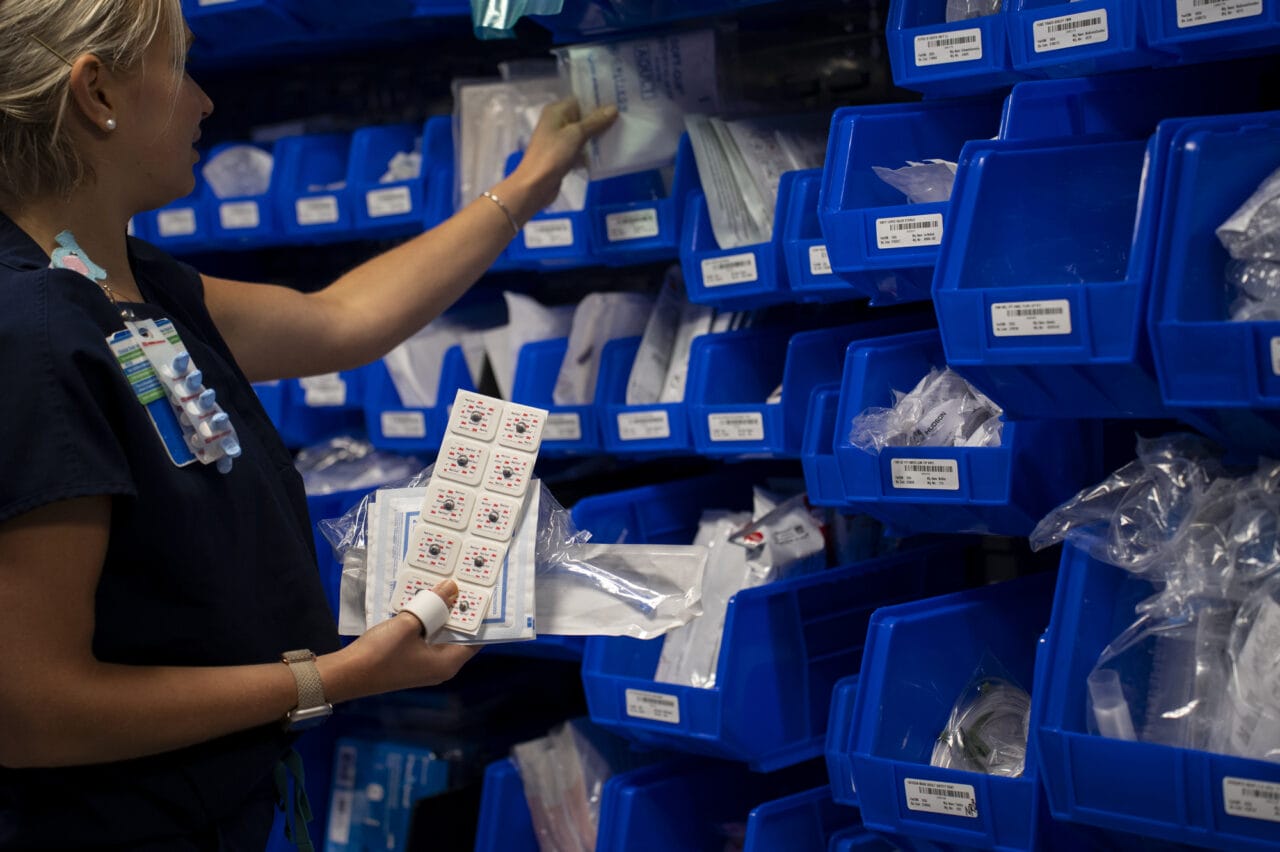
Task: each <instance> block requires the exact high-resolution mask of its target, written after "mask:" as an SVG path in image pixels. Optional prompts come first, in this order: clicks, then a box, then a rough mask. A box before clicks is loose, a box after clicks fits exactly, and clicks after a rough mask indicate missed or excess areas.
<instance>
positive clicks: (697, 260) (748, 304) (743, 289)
mask: <svg viewBox="0 0 1280 852" xmlns="http://www.w3.org/2000/svg"><path fill="white" fill-rule="evenodd" d="M799 174H800V172H794V171H792V172H784V173H783V175H782V179H781V180H780V181H779V182H778V198H777V200H776V202H775V209H776V211H778V212H776V213H775V215H774V219H773V233H772V235H771V237H770V239H769V241H768V242H764V243H755V244H753V245H747V246H739V247H738V248H732V249H723V248H721V247H720V243H719V242H718V241H717V240H716V235H715V232H714V231H712V230H711V211H710V209H709V208H708V207H707V197H706V194H705V193H704V192H703V191H702V190H701V189H696V190H694V191H693V192H691V193H690V194H689V197H688V198H687V199H686V200H685V209H684V222H683V225H682V233H681V235H680V268H681V270H683V272H684V284H685V289H686V290H687V291H688V294H689V301H691V302H696V303H698V304H704V305H715V306H716V307H718V308H725V309H731V310H748V309H754V308H761V307H765V306H767V305H777V304H782V303H784V302H790V301H792V300H793V299H794V296H793V294H792V293H791V288H790V285H789V284H788V282H787V265H786V261H785V259H784V257H783V250H782V234H783V221H784V219H785V212H786V210H787V208H788V206H789V205H790V199H791V193H792V191H793V189H794V187H795V180H796V177H797V176H798V175H799Z"/></svg>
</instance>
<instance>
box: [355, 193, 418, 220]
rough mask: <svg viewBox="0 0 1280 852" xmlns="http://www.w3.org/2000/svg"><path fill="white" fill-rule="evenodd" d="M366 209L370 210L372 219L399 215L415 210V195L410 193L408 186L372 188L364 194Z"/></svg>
mask: <svg viewBox="0 0 1280 852" xmlns="http://www.w3.org/2000/svg"><path fill="white" fill-rule="evenodd" d="M364 209H365V210H367V211H368V213H369V218H370V219H381V218H382V217H383V216H399V215H400V214H402V213H408V212H409V211H411V210H413V196H412V195H410V194H409V187H407V186H393V187H389V188H387V189H371V190H369V191H368V192H366V193H365V194H364Z"/></svg>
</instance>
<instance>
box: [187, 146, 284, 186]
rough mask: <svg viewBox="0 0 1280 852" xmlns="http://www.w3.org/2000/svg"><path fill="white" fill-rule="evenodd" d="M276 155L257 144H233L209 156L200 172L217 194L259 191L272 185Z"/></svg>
mask: <svg viewBox="0 0 1280 852" xmlns="http://www.w3.org/2000/svg"><path fill="white" fill-rule="evenodd" d="M274 164H275V158H274V157H272V156H271V154H270V153H269V152H267V151H264V150H262V149H261V148H259V147H258V146H256V145H232V146H230V147H227V148H223V149H222V150H221V151H219V152H218V153H217V154H215V155H213V156H212V157H210V158H209V160H208V162H206V163H205V164H204V166H203V167H202V168H201V170H200V172H201V174H203V175H204V180H205V183H207V184H208V185H209V189H211V190H212V191H213V194H214V195H215V196H216V197H218V198H242V197H244V196H247V195H262V194H264V193H265V192H266V191H267V190H268V189H269V188H270V186H271V170H272V167H273V166H274Z"/></svg>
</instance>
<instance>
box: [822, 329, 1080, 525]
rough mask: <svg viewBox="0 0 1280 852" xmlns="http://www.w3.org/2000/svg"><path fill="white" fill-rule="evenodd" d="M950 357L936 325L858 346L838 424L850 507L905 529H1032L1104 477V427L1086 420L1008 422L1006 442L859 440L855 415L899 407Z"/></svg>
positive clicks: (849, 361)
mask: <svg viewBox="0 0 1280 852" xmlns="http://www.w3.org/2000/svg"><path fill="white" fill-rule="evenodd" d="M945 364H946V361H945V359H944V358H943V355H942V344H941V342H940V341H939V339H938V333H937V332H936V331H921V332H913V333H910V334H902V335H896V336H893V337H886V338H881V339H879V340H874V341H865V342H861V341H859V342H855V343H853V344H851V345H850V346H849V349H848V351H847V352H846V355H845V362H844V377H843V384H842V386H841V391H840V407H839V410H838V412H837V414H836V423H835V441H836V444H835V454H836V459H837V461H838V463H839V465H840V476H841V479H842V481H843V483H844V494H845V506H846V508H848V509H850V510H852V511H857V512H860V513H865V514H868V515H871V516H872V517H875V518H879V519H880V520H882V521H884V522H885V523H887V524H889V525H891V526H893V527H894V528H895V529H897V530H899V531H901V532H946V533H950V532H990V533H997V534H1002V535H1026V534H1028V533H1029V532H1030V531H1031V529H1032V528H1033V527H1034V526H1035V525H1036V523H1038V522H1039V520H1040V519H1041V518H1042V517H1044V516H1045V514H1047V513H1048V512H1049V510H1050V509H1052V508H1054V507H1055V506H1057V505H1058V504H1059V503H1061V502H1062V501H1063V500H1065V499H1066V498H1067V497H1070V496H1071V495H1072V494H1074V493H1076V492H1077V491H1078V490H1079V489H1080V488H1082V487H1084V486H1085V485H1086V484H1088V483H1091V482H1094V481H1096V480H1097V479H1098V476H1099V474H1100V472H1101V470H1100V469H1101V457H1100V449H1099V446H1098V440H1097V434H1096V429H1095V428H1094V426H1092V425H1087V424H1084V423H1081V422H1078V421H1062V420H1060V421H1043V420H1040V421H1024V422H1009V421H1006V422H1005V423H1004V426H1003V429H1002V434H1001V441H1000V446H998V447H886V448H884V449H883V450H881V451H880V453H879V454H875V453H871V452H867V451H865V450H862V449H860V448H858V447H855V446H854V445H853V444H852V443H851V442H850V440H849V433H850V430H851V428H852V424H853V419H854V417H856V416H857V415H858V414H860V413H862V412H863V411H865V410H867V409H868V408H871V407H885V408H887V407H889V406H891V405H893V402H894V397H893V393H892V392H893V391H895V390H897V391H902V392H903V393H906V392H907V391H910V390H911V389H912V388H914V387H915V386H916V384H917V383H919V381H920V379H922V378H924V376H925V375H926V374H927V373H928V372H929V370H930V368H932V367H938V368H941V367H943V366H945Z"/></svg>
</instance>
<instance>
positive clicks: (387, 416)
mask: <svg viewBox="0 0 1280 852" xmlns="http://www.w3.org/2000/svg"><path fill="white" fill-rule="evenodd" d="M364 382H365V390H364V394H365V396H364V416H365V431H366V432H367V433H368V436H369V443H371V444H373V445H374V446H375V447H377V448H378V449H380V450H389V451H391V452H399V453H416V452H426V451H431V452H434V451H435V450H438V449H440V441H441V440H442V439H443V438H444V431H445V428H446V427H447V426H448V422H449V406H450V405H452V404H453V398H454V396H456V395H457V393H458V391H459V390H469V391H473V390H475V389H476V388H475V385H474V383H473V382H472V381H471V372H470V371H469V370H468V369H467V359H466V357H465V356H464V355H463V354H462V347H461V346H452V347H450V348H449V350H448V351H447V352H446V353H445V356H444V363H442V364H441V365H440V389H439V391H438V393H437V396H436V404H435V405H433V406H430V407H428V408H410V407H406V406H405V405H404V403H403V402H402V401H401V400H400V394H399V393H398V392H397V391H396V386H395V384H394V383H393V382H392V381H391V374H390V373H389V372H387V367H386V365H385V364H384V363H383V362H382V361H376V362H374V363H373V364H370V365H369V366H368V367H366V368H365V378H364Z"/></svg>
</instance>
